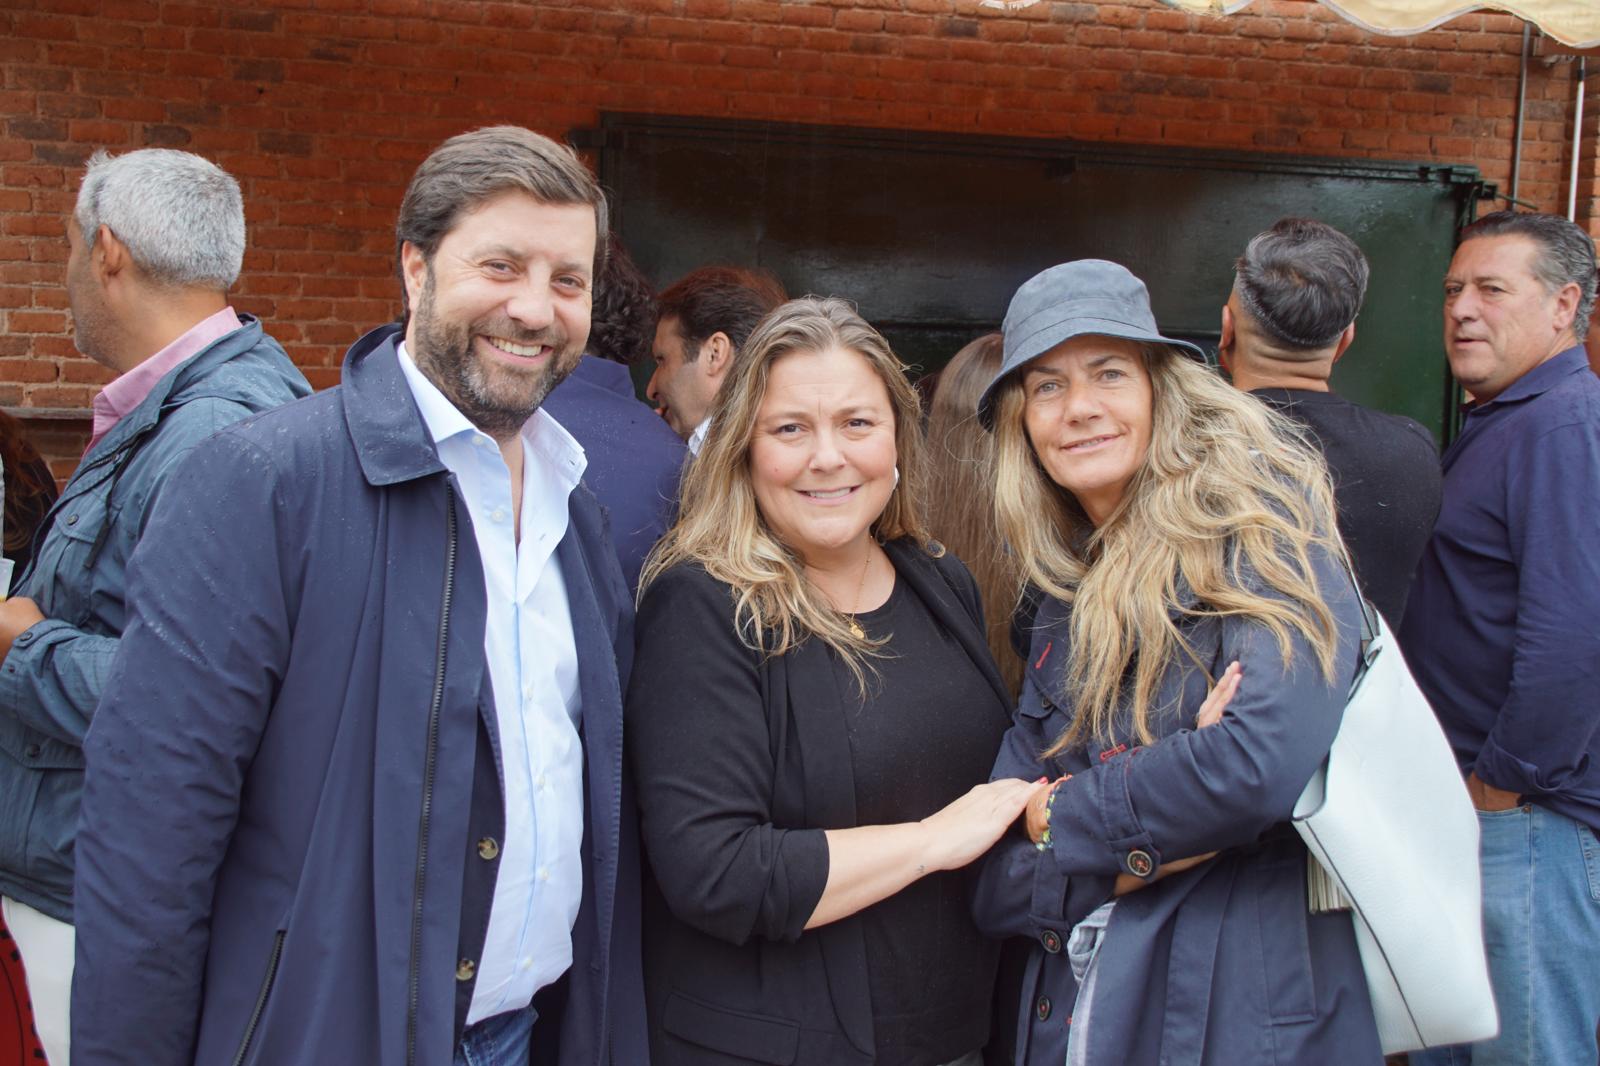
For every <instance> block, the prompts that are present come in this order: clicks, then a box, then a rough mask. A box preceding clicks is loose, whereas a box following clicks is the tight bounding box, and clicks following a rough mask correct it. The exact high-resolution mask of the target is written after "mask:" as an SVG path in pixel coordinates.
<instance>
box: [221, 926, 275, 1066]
mask: <svg viewBox="0 0 1600 1066" xmlns="http://www.w3.org/2000/svg"><path fill="white" fill-rule="evenodd" d="M283 936H284V930H282V929H279V930H278V931H277V932H276V933H274V934H272V952H271V953H270V954H269V955H268V956H267V972H266V976H264V977H263V978H262V979H261V991H260V992H259V993H257V994H256V1002H255V1005H254V1006H252V1007H251V1008H250V1017H249V1019H247V1020H246V1021H245V1025H244V1036H243V1037H241V1038H240V1040H239V1050H238V1052H236V1053H235V1054H234V1056H233V1066H244V1062H245V1060H246V1056H248V1055H249V1054H250V1045H251V1044H252V1043H253V1042H254V1041H255V1036H256V1029H257V1028H259V1027H260V1025H261V1016H262V1015H263V1014H264V1013H266V1010H267V997H268V996H270V995H271V994H272V982H273V981H274V980H276V978H277V976H278V960H279V959H280V958H282V956H283Z"/></svg>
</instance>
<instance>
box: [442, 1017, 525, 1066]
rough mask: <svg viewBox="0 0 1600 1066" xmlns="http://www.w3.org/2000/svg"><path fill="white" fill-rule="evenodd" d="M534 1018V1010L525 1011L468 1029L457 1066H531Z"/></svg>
mask: <svg viewBox="0 0 1600 1066" xmlns="http://www.w3.org/2000/svg"><path fill="white" fill-rule="evenodd" d="M533 1017H534V1015H533V1008H532V1007H523V1008H522V1009H521V1010H513V1011H507V1012H506V1013H504V1014H496V1015H495V1016H494V1017H493V1018H485V1019H484V1020H483V1021H481V1022H479V1023H478V1024H477V1025H469V1026H467V1031H466V1032H464V1033H462V1034H461V1046H460V1047H458V1048H456V1060H455V1066H528V1045H529V1040H530V1038H531V1037H532V1036H533Z"/></svg>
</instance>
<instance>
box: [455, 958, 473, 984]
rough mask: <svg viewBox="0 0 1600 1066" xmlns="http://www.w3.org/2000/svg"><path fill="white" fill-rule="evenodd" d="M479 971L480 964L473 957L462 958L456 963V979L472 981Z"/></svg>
mask: <svg viewBox="0 0 1600 1066" xmlns="http://www.w3.org/2000/svg"><path fill="white" fill-rule="evenodd" d="M477 972H478V964H477V963H475V962H473V961H472V960H471V959H462V960H461V961H460V962H458V963H456V980H457V981H470V980H472V978H473V977H474V976H475V975H476V974H477Z"/></svg>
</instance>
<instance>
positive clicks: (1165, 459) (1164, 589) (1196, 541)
mask: <svg viewBox="0 0 1600 1066" xmlns="http://www.w3.org/2000/svg"><path fill="white" fill-rule="evenodd" d="M1141 354H1142V358H1143V362H1144V365H1145V367H1146V369H1147V370H1148V371H1149V374H1150V386H1151V393H1152V419H1151V421H1152V425H1151V439H1150V450H1149V452H1148V453H1147V455H1146V457H1145V461H1144V464H1143V465H1142V466H1141V467H1140V469H1139V470H1138V471H1137V472H1136V473H1135V474H1134V476H1133V480H1132V481H1131V482H1130V483H1129V485H1128V490H1127V493H1126V494H1125V495H1124V496H1123V499H1122V502H1121V503H1120V504H1119V505H1118V506H1117V508H1116V510H1115V511H1113V512H1112V513H1111V515H1110V516H1108V517H1107V518H1106V520H1105V522H1104V524H1103V525H1101V526H1100V527H1098V528H1096V527H1095V526H1094V525H1093V524H1092V523H1091V522H1090V521H1089V519H1088V517H1087V516H1086V515H1085V514H1084V511H1083V509H1082V508H1081V507H1080V506H1079V505H1078V503H1077V501H1076V500H1075V499H1074V498H1073V497H1072V495H1071V494H1070V493H1068V492H1067V491H1066V490H1064V489H1062V488H1061V487H1059V486H1058V485H1056V484H1055V482H1053V481H1052V480H1051V479H1050V476H1049V475H1048V474H1047V473H1046V472H1045V470H1044V467H1043V466H1041V465H1040V462H1039V459H1038V457H1037V455H1036V454H1035V452H1034V449H1033V446H1032V445H1031V444H1030V443H1029V440H1028V433H1027V429H1026V427H1025V425H1024V422H1023V415H1024V403H1025V401H1024V395H1023V381H1022V377H1023V376H1022V374H1021V373H1015V374H1013V375H1012V376H1011V377H1010V378H1009V379H1008V380H1006V381H1004V382H1002V383H1001V385H1000V391H999V393H998V394H997V397H996V406H995V411H996V415H995V446H996V467H997V474H996V486H995V509H996V512H997V514H998V516H999V521H1000V528H1001V530H1002V531H1003V533H1004V535H1005V537H1006V540H1007V542H1008V543H1009V544H1010V545H1011V547H1012V549H1013V550H1014V551H1015V552H1016V553H1017V556H1018V559H1019V561H1020V563H1021V565H1022V568H1023V573H1024V574H1025V575H1026V577H1027V579H1028V580H1029V581H1031V582H1032V583H1033V584H1035V585H1037V586H1038V587H1039V589H1041V590H1042V591H1043V592H1045V593H1046V594H1048V595H1050V596H1053V597H1055V598H1057V599H1060V600H1062V601H1065V602H1068V603H1071V604H1072V621H1071V630H1070V632H1071V649H1070V651H1071V667H1070V669H1069V670H1068V672H1067V678H1066V685H1065V688H1066V691H1065V692H1062V693H1049V694H1047V695H1049V696H1050V697H1051V698H1053V699H1056V700H1058V701H1059V702H1060V703H1061V705H1062V706H1063V707H1067V708H1070V709H1072V711H1073V712H1074V713H1073V716H1072V724H1071V725H1070V726H1069V727H1068V728H1067V729H1066V730H1065V731H1064V732H1063V734H1062V735H1061V736H1060V737H1058V738H1057V739H1056V741H1055V743H1054V744H1053V745H1052V746H1051V747H1050V749H1049V750H1048V751H1047V752H1046V754H1047V755H1054V754H1057V753H1058V752H1061V751H1063V750H1066V749H1068V748H1072V747H1076V746H1080V745H1083V744H1085V743H1087V742H1088V741H1089V740H1090V739H1091V738H1098V739H1106V738H1109V737H1110V736H1111V735H1112V727H1113V725H1114V723H1115V721H1116V717H1117V715H1118V713H1119V712H1118V708H1119V705H1120V704H1121V702H1122V701H1123V700H1124V698H1125V697H1131V701H1130V703H1131V722H1130V723H1129V725H1130V726H1131V729H1132V732H1133V735H1134V736H1135V737H1137V738H1138V740H1139V742H1140V743H1150V742H1151V740H1152V739H1153V736H1154V734H1153V733H1152V731H1151V729H1150V721H1151V717H1152V715H1154V714H1157V713H1176V712H1177V711H1178V710H1180V709H1179V708H1168V707H1159V708H1158V707H1154V706H1152V703H1153V701H1154V699H1155V694H1156V690H1157V688H1158V687H1159V685H1160V682H1161V677H1162V675H1163V674H1164V673H1165V672H1166V671H1167V669H1168V668H1169V667H1170V666H1171V664H1172V663H1173V662H1174V660H1175V659H1177V658H1178V657H1180V656H1181V657H1186V658H1187V659H1188V660H1189V661H1191V662H1193V663H1194V664H1195V665H1196V666H1198V667H1199V668H1200V669H1201V670H1203V671H1205V672H1206V674H1207V676H1208V677H1209V676H1211V674H1210V667H1211V665H1212V664H1210V663H1204V662H1201V661H1200V660H1199V657H1198V656H1197V655H1196V654H1195V652H1194V649H1193V648H1191V647H1190V646H1189V644H1188V642H1187V641H1185V640H1184V637H1183V633H1182V631H1181V630H1180V629H1179V628H1178V626H1177V624H1176V622H1175V621H1174V618H1173V615H1174V614H1178V615H1180V616H1181V615H1183V614H1191V615H1193V614H1206V615H1220V616H1243V617H1246V618H1249V619H1251V620H1252V621H1254V622H1256V623H1259V624H1260V625H1262V626H1264V627H1266V629H1268V630H1269V631H1270V632H1271V633H1272V635H1273V637H1274V638H1276V640H1277V642H1278V647H1279V649H1280V651H1281V653H1282V655H1283V660H1284V665H1285V666H1286V667H1287V666H1288V665H1289V661H1290V656H1291V647H1290V638H1291V635H1292V634H1295V633H1298V634H1300V635H1301V636H1302V637H1304V639H1305V640H1306V641H1307V642H1308V643H1309V644H1310V645H1311V647H1312V648H1313V649H1314V650H1315V652H1316V656H1317V661H1318V664H1319V665H1320V666H1321V668H1322V672H1323V675H1324V676H1325V677H1327V678H1328V680H1330V681H1331V680H1332V679H1333V677H1334V670H1335V655H1336V653H1337V649H1338V643H1339V640H1338V630H1337V627H1336V624H1335V621H1334V617H1333V614H1332V612H1331V611H1329V610H1328V607H1327V605H1326V604H1325V603H1324V602H1323V598H1322V590H1320V589H1319V588H1318V587H1317V580H1316V572H1315V570H1314V569H1313V567H1312V561H1311V555H1312V551H1313V549H1315V548H1321V549H1322V550H1326V551H1328V552H1331V553H1332V554H1333V555H1334V557H1335V558H1339V559H1343V558H1345V554H1344V546H1343V544H1342V542H1341V541H1340V540H1339V534H1338V530H1337V528H1336V527H1335V525H1334V515H1335V513H1336V512H1335V509H1334V502H1333V489H1332V486H1331V483H1330V481H1329V478H1328V470H1327V466H1326V464H1325V463H1324V461H1323V459H1322V456H1321V454H1320V453H1319V452H1318V451H1317V450H1316V449H1315V448H1314V447H1313V446H1311V445H1310V444H1309V443H1308V442H1307V441H1306V440H1305V439H1304V437H1303V436H1302V435H1301V432H1300V431H1299V430H1297V429H1296V428H1295V427H1294V424H1293V423H1291V422H1289V421H1288V420H1287V419H1285V418H1283V417H1282V416H1281V415H1278V414H1276V413H1274V412H1272V411H1270V410H1268V409H1267V408H1266V407H1265V406H1264V405H1263V404H1261V403H1260V402H1259V401H1257V400H1255V399H1254V398H1252V397H1250V396H1247V395H1246V394H1244V393H1242V392H1240V391H1238V390H1237V389H1235V388H1233V386H1231V385H1229V384H1227V383H1226V382H1224V381H1223V380H1222V379H1221V378H1220V377H1218V376H1217V374H1216V373H1214V372H1213V371H1212V370H1210V369H1209V368H1207V367H1205V366H1202V365H1200V364H1199V363H1196V362H1194V361H1192V360H1190V359H1188V358H1186V357H1185V356H1183V355H1181V354H1179V353H1177V352H1174V351H1173V350H1172V349H1171V348H1169V347H1167V346H1166V345H1146V346H1141ZM1180 583H1182V584H1187V586H1188V588H1189V589H1190V590H1192V592H1193V594H1194V597H1195V598H1196V599H1197V600H1198V601H1199V603H1198V606H1197V607H1185V606H1183V605H1182V604H1181V602H1180V591H1179V590H1180V587H1181V584H1180ZM1252 584H1256V585H1257V586H1260V585H1265V586H1266V588H1267V589H1268V590H1270V591H1271V592H1274V593H1277V595H1269V594H1263V593H1262V592H1259V591H1254V590H1253V589H1252V587H1251V585H1252ZM1063 650H1065V649H1063ZM1213 680H1214V679H1213ZM1245 683H1246V684H1249V680H1248V679H1246V682H1245Z"/></svg>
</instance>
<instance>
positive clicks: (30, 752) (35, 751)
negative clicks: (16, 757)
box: [22, 744, 41, 759]
mask: <svg viewBox="0 0 1600 1066" xmlns="http://www.w3.org/2000/svg"><path fill="white" fill-rule="evenodd" d="M40 750H41V749H40V747H39V745H37V744H29V745H28V747H27V749H26V750H25V751H23V753H22V754H24V755H26V756H27V757H28V758H30V759H37V758H38V757H39V752H40Z"/></svg>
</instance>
